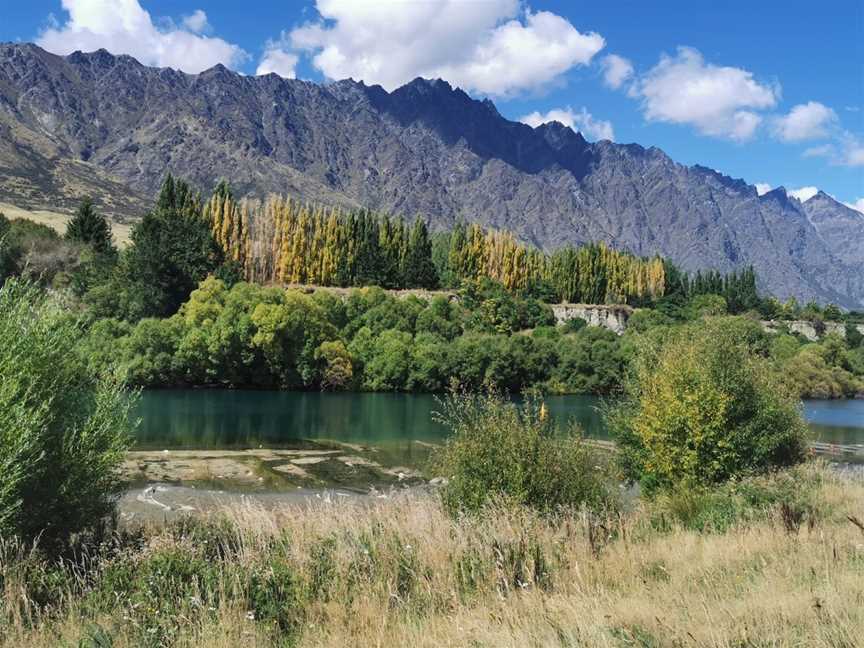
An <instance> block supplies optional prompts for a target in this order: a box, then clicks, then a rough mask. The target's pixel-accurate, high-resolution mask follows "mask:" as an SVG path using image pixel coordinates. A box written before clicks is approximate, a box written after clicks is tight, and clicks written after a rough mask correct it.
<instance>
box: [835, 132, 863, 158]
mask: <svg viewBox="0 0 864 648" xmlns="http://www.w3.org/2000/svg"><path fill="white" fill-rule="evenodd" d="M838 163H839V164H842V165H843V166H864V142H862V141H861V140H860V139H858V138H857V137H855V136H854V135H852V134H851V133H846V135H845V136H844V138H843V152H842V154H841V155H840V159H839V161H838Z"/></svg>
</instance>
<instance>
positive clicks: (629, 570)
mask: <svg viewBox="0 0 864 648" xmlns="http://www.w3.org/2000/svg"><path fill="white" fill-rule="evenodd" d="M778 479H779V481H781V482H782V483H783V484H785V485H784V486H783V487H782V488H783V489H785V490H784V492H787V491H788V492H793V493H795V495H794V496H795V497H796V498H799V500H798V501H800V502H808V504H806V505H804V506H803V507H799V508H795V507H790V506H789V505H787V504H786V503H785V501H784V503H782V504H778V503H777V502H774V503H770V502H768V501H767V500H766V502H765V504H764V505H763V506H758V505H756V506H754V508H753V509H752V510H751V511H750V512H749V513H747V514H746V515H738V516H737V517H736V518H735V519H734V520H732V521H731V523H730V524H729V525H725V528H724V525H722V524H721V525H718V526H713V527H712V525H710V524H709V525H707V526H703V527H701V530H700V529H697V528H696V526H694V524H693V523H692V520H691V522H683V520H687V519H688V518H687V515H682V511H681V508H682V503H681V502H680V501H679V502H678V503H675V504H670V503H668V502H667V503H665V504H664V503H662V502H655V503H652V504H650V505H649V504H646V503H641V504H639V505H638V506H637V507H636V509H635V510H633V511H630V512H628V513H626V514H623V515H620V516H614V517H609V518H606V519H601V518H597V517H595V516H592V515H589V514H587V513H578V512H576V513H573V514H571V515H566V516H563V517H560V518H558V519H556V520H548V519H543V518H540V517H538V516H536V515H535V514H533V513H531V512H529V511H528V510H526V509H515V510H514V509H511V508H507V507H501V508H499V509H496V510H494V511H492V512H490V513H489V514H488V515H486V516H484V517H481V518H477V519H463V520H453V519H451V518H449V517H447V515H446V514H445V513H444V512H443V510H442V509H441V507H440V505H439V503H438V500H437V498H436V497H435V496H434V495H428V494H420V493H415V494H413V495H407V496H404V497H397V498H395V499H390V500H373V501H367V502H366V503H364V504H356V503H354V504H345V503H332V504H325V503H322V504H320V505H317V506H312V507H311V508H308V507H299V506H286V507H285V508H284V509H280V510H276V511H269V512H268V511H264V510H262V509H260V508H256V507H255V506H251V505H242V506H234V507H231V508H227V509H225V510H223V511H221V512H219V513H217V514H213V515H209V516H206V517H205V518H198V519H194V520H193V519H190V520H187V521H185V522H181V523H176V522H175V523H172V524H170V525H168V526H165V525H159V524H156V525H149V526H147V527H146V528H144V529H142V530H139V531H136V532H134V533H133V532H128V531H127V532H126V534H125V535H123V536H122V537H118V538H115V539H114V540H113V541H111V542H109V543H107V544H106V545H104V546H103V548H102V549H100V550H99V551H96V552H93V553H91V554H90V557H89V558H88V559H87V560H83V561H82V560H81V559H80V558H79V559H78V561H77V563H76V564H78V565H79V566H78V567H73V566H72V563H68V564H67V565H66V567H65V568H58V567H56V566H54V567H51V566H48V565H46V564H42V563H40V562H39V561H38V560H37V559H36V558H35V557H32V556H31V555H30V554H29V553H28V552H25V551H22V550H20V549H19V550H15V548H14V547H10V546H6V547H5V548H4V551H3V552H2V553H3V556H4V558H3V564H2V567H0V574H2V584H3V592H2V604H3V608H2V615H0V631H2V633H3V638H4V642H5V645H8V646H46V647H47V646H52V647H53V646H58V645H64V646H88V647H90V646H92V647H97V646H98V647H102V646H112V647H119V646H167V645H171V646H173V645H177V646H196V647H205V646H224V647H228V646H238V645H243V646H270V645H284V646H412V648H420V647H426V646H428V647H433V646H434V647H440V646H490V647H513V648H516V647H523V646H544V647H545V646H573V647H575V646H610V647H611V646H620V647H627V646H640V647H645V648H648V647H665V646H669V647H676V646H713V647H717V648H733V647H735V648H741V647H745V646H752V647H756V646H775V647H780V646H790V647H791V646H802V647H803V646H808V647H817V648H818V647H824V648H828V647H831V648H836V647H849V648H852V647H853V646H860V645H862V640H864V532H862V528H859V526H858V525H857V524H856V523H855V522H853V521H850V519H852V520H855V521H857V520H859V519H861V518H864V482H862V481H861V480H860V477H858V478H844V477H841V476H839V475H837V474H836V473H834V472H832V471H829V470H827V469H825V468H824V467H820V466H819V465H814V466H808V467H805V468H801V469H797V470H796V471H795V472H794V473H792V474H790V475H785V476H781V477H780V478H778ZM767 483H768V482H764V483H763V486H764V487H765V488H766V489H767V490H766V491H765V492H768V490H770V488H773V487H769V486H765V484H767ZM759 488H761V487H757V486H754V485H752V484H751V485H744V484H742V485H741V489H742V490H741V492H742V493H745V494H746V493H750V495H747V497H751V499H752V496H753V493H758V492H759ZM800 497H803V499H800ZM756 499H758V497H757V498H756ZM685 500H686V498H685ZM715 505H716V503H715ZM683 506H684V508H686V504H685V505H683ZM721 509H723V506H722V505H721V506H720V508H719V509H718V510H721ZM718 519H719V518H718ZM730 520H731V518H730ZM81 565H83V567H82V566H81Z"/></svg>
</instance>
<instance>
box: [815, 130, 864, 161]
mask: <svg viewBox="0 0 864 648" xmlns="http://www.w3.org/2000/svg"><path fill="white" fill-rule="evenodd" d="M803 155H804V157H824V158H828V160H829V161H830V162H831V164H836V165H838V166H850V167H858V166H864V142H862V141H861V139H860V138H859V137H858V136H857V135H854V134H852V133H850V132H849V131H843V132H841V133H840V135H839V136H837V142H836V143H834V144H824V145H822V146H814V147H812V148H808V149H807V150H806V151H804V153H803Z"/></svg>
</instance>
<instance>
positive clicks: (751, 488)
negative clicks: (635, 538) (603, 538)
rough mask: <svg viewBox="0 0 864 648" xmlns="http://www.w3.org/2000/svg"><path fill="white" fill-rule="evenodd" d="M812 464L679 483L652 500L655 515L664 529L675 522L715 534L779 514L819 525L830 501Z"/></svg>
mask: <svg viewBox="0 0 864 648" xmlns="http://www.w3.org/2000/svg"><path fill="white" fill-rule="evenodd" d="M812 468H813V467H812V466H805V467H801V466H798V467H795V468H793V469H791V470H786V471H778V472H775V473H771V474H769V475H760V476H756V477H748V478H745V479H742V480H732V481H729V482H727V483H725V484H723V485H721V486H715V487H712V488H705V487H696V488H688V487H685V486H684V485H680V486H677V487H675V488H674V489H672V490H669V491H667V492H664V493H663V494H661V495H660V496H659V497H657V498H656V499H655V500H653V501H652V502H650V504H649V514H650V519H651V522H652V524H653V525H654V526H655V527H659V528H661V529H663V530H665V529H664V527H666V526H668V522H670V521H674V522H677V523H678V524H680V525H681V526H683V527H684V528H685V529H690V530H693V531H699V532H715V533H723V532H725V531H727V530H728V529H730V528H731V527H733V526H735V525H744V524H752V523H754V522H760V521H764V520H766V519H768V520H771V519H774V518H777V517H779V518H781V519H782V520H783V521H784V524H785V523H786V520H787V519H789V513H790V512H791V513H792V514H793V515H792V516H791V517H792V518H793V519H797V520H798V521H799V522H800V521H804V520H806V521H807V523H808V524H815V523H816V522H817V521H819V519H820V518H822V517H823V516H825V515H826V514H827V512H828V506H827V505H826V504H825V503H824V502H820V501H819V499H820V498H819V497H818V493H820V488H821V486H822V473H821V472H820V471H819V470H818V469H816V470H814V469H812ZM787 530H791V529H788V527H787Z"/></svg>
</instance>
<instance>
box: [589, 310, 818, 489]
mask: <svg viewBox="0 0 864 648" xmlns="http://www.w3.org/2000/svg"><path fill="white" fill-rule="evenodd" d="M750 328H751V327H750V326H749V323H748V322H746V321H743V320H740V319H737V318H729V317H726V318H719V317H718V318H711V319H708V320H706V321H703V322H698V323H694V324H690V325H688V326H684V327H681V328H680V329H677V330H671V329H670V330H667V331H664V332H663V334H662V335H658V336H654V337H650V336H648V337H646V338H644V339H643V340H641V348H640V350H639V354H638V356H637V358H636V360H635V361H634V367H633V373H632V377H631V378H630V380H629V381H628V382H627V383H626V394H625V398H624V399H623V400H622V401H621V402H620V403H618V404H616V405H614V406H612V407H611V408H610V409H609V410H608V411H607V412H606V421H607V425H608V426H609V428H610V429H611V430H612V431H613V433H614V434H615V436H616V440H617V442H618V445H619V448H620V449H621V464H622V468H623V469H624V472H625V474H626V475H627V476H628V477H629V478H630V479H633V480H636V481H641V482H642V484H643V486H644V487H646V489H648V490H649V491H650V490H656V489H657V488H670V487H672V486H675V485H676V484H680V483H684V484H694V485H697V484H698V485H711V484H716V483H721V482H724V481H726V480H728V479H730V478H734V477H741V476H745V475H749V474H752V473H759V472H764V471H767V470H771V469H773V468H777V467H781V466H788V465H791V464H794V463H796V462H798V461H800V460H801V459H802V458H803V453H804V449H805V447H806V434H807V431H806V430H807V428H806V424H805V423H804V420H803V418H802V416H801V412H800V410H799V406H798V403H797V401H796V400H795V398H794V396H793V395H792V394H790V392H789V391H788V390H787V389H786V388H785V387H784V385H783V384H782V383H781V382H780V381H779V380H778V379H777V377H776V374H775V373H774V371H773V370H772V368H771V367H770V366H769V364H768V361H767V360H766V359H765V358H764V357H763V356H762V353H763V352H764V350H763V349H762V348H761V345H762V340H761V339H760V337H759V336H753V335H751V330H750Z"/></svg>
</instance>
